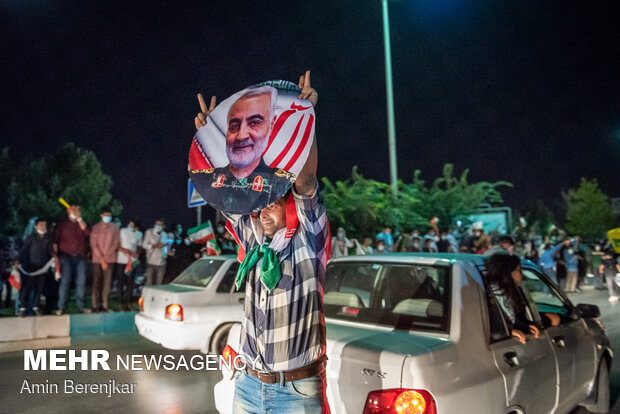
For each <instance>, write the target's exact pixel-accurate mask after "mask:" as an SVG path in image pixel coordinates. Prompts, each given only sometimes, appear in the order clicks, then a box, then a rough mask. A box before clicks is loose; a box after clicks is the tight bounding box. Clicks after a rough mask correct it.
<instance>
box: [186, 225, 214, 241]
mask: <svg viewBox="0 0 620 414" xmlns="http://www.w3.org/2000/svg"><path fill="white" fill-rule="evenodd" d="M187 235H188V236H189V239H190V240H191V241H192V242H194V243H197V244H203V243H206V242H208V241H209V240H212V239H214V238H215V235H214V234H213V226H211V222H210V221H207V222H206V223H204V224H201V225H200V226H196V227H192V228H191V229H188V230H187Z"/></svg>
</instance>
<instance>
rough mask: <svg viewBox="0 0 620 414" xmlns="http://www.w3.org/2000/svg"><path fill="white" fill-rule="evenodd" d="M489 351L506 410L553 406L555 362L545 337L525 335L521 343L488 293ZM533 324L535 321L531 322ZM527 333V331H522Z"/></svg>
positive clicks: (531, 410)
mask: <svg viewBox="0 0 620 414" xmlns="http://www.w3.org/2000/svg"><path fill="white" fill-rule="evenodd" d="M487 296H488V306H489V322H490V329H491V335H490V338H491V345H490V347H491V351H492V353H493V358H494V359H495V365H496V366H497V368H498V369H499V371H500V372H501V373H502V376H503V378H504V385H505V394H506V404H507V408H506V412H513V410H515V409H517V408H519V409H521V411H522V412H526V413H528V414H535V413H540V414H543V413H544V414H548V413H550V412H553V410H554V409H555V407H556V405H557V397H558V386H557V371H556V361H555V355H554V352H553V347H552V345H551V343H550V341H549V339H548V338H547V337H546V336H544V335H541V336H539V338H534V336H533V335H531V334H528V335H527V341H526V343H525V344H522V343H520V342H518V341H517V340H515V339H513V338H512V337H511V334H510V332H509V326H510V325H509V320H508V318H507V316H506V314H505V312H504V311H503V310H502V308H501V306H500V302H499V301H498V299H497V297H495V295H494V294H493V293H489V294H488V295H487ZM532 323H533V324H535V323H536V322H534V321H533V322H532ZM525 333H526V334H527V332H525Z"/></svg>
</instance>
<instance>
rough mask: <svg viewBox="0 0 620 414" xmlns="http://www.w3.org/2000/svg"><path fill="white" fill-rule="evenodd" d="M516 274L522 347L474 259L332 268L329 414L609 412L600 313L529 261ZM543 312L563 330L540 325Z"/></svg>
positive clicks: (222, 392)
mask: <svg viewBox="0 0 620 414" xmlns="http://www.w3.org/2000/svg"><path fill="white" fill-rule="evenodd" d="M522 268H523V274H524V280H523V282H522V290H523V293H524V296H525V298H526V300H527V307H528V309H527V315H528V318H529V319H530V321H529V323H531V324H534V325H537V326H538V328H539V329H540V335H539V337H538V338H535V337H534V336H533V335H531V334H529V335H527V337H526V343H525V344H522V343H520V342H518V341H516V340H515V339H513V338H512V337H511V334H510V332H509V330H508V326H509V323H508V320H507V316H506V313H505V312H504V311H502V308H501V307H500V305H499V302H500V301H498V300H497V299H496V298H495V297H494V294H493V293H492V292H491V290H490V289H489V288H488V286H487V282H486V280H485V276H484V274H485V267H484V257H482V256H480V255H463V254H393V255H373V256H349V257H340V258H337V259H334V260H332V261H331V262H330V264H329V265H328V269H327V276H326V286H325V296H324V306H325V316H326V321H327V354H328V357H329V360H328V364H327V383H328V386H327V396H328V401H329V403H330V407H331V410H332V412H333V413H364V414H371V413H372V414H378V413H418V414H423V413H425V414H436V413H443V414H453V413H476V414H478V413H480V414H483V413H488V414H524V413H527V414H536V413H540V414H543V413H545V414H547V413H569V412H570V411H571V410H573V409H574V408H575V407H576V406H578V405H583V406H585V407H587V408H588V409H589V410H590V411H592V412H598V413H606V412H608V411H609V367H610V364H611V361H612V357H613V355H612V352H611V349H610V346H609V340H608V338H607V336H606V334H605V328H604V327H603V326H602V325H601V324H600V322H599V321H598V320H597V319H596V318H597V316H598V314H599V311H598V308H597V307H596V306H592V305H577V306H575V305H573V304H572V303H571V301H570V300H569V299H568V298H567V297H566V296H565V295H564V294H563V293H562V292H561V291H560V289H559V288H558V287H557V286H556V285H554V284H553V282H551V281H550V280H549V279H548V278H547V277H546V276H545V275H544V274H543V272H542V271H541V270H540V268H538V267H537V266H535V265H534V264H532V263H531V262H529V261H523V262H522ZM540 312H546V313H555V314H557V315H559V317H560V324H559V325H558V326H552V327H547V328H544V327H543V325H542V322H541V318H540V314H539V313H540ZM234 332H235V333H238V332H239V331H238V329H235V330H234ZM229 344H233V345H232V347H233V348H235V346H237V347H238V338H234V337H232V336H231V337H229ZM233 392H234V381H233V380H232V375H230V374H229V373H224V379H223V380H222V381H221V382H220V383H218V384H217V385H216V392H215V398H216V405H217V407H218V410H220V411H221V412H229V410H230V402H231V401H232V393H233Z"/></svg>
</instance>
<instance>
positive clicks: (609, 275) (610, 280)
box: [599, 249, 620, 302]
mask: <svg viewBox="0 0 620 414" xmlns="http://www.w3.org/2000/svg"><path fill="white" fill-rule="evenodd" d="M599 272H600V273H602V274H603V275H605V282H606V283H607V289H609V301H610V302H617V301H618V292H617V289H616V273H620V256H619V257H618V258H614V252H613V250H611V249H609V250H607V251H605V253H604V254H603V259H602V261H601V265H600V266H599Z"/></svg>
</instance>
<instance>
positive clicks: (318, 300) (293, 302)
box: [195, 71, 330, 413]
mask: <svg viewBox="0 0 620 414" xmlns="http://www.w3.org/2000/svg"><path fill="white" fill-rule="evenodd" d="M299 89H301V91H300V92H299V96H298V97H297V98H298V99H300V100H306V102H308V101H307V100H309V101H310V103H311V104H312V106H314V105H316V102H317V98H318V95H317V93H316V91H315V90H314V89H312V88H311V86H310V72H309V71H307V72H306V74H305V76H301V78H300V81H299ZM198 99H199V102H200V106H201V110H202V112H201V113H200V114H198V116H197V117H196V119H195V123H196V127H197V128H201V127H202V126H204V125H206V122H207V117H208V116H209V113H210V112H211V111H213V110H214V109H215V98H213V99H212V100H211V106H210V107H207V106H206V104H205V102H204V100H203V98H202V95H200V94H199V95H198ZM233 106H234V105H233ZM231 113H232V111H231ZM231 119H233V118H231ZM316 168H317V148H316V141H314V140H313V141H312V144H311V147H310V151H309V153H308V156H307V159H306V161H305V164H304V165H303V168H302V169H301V171H300V172H299V173H298V174H297V177H296V180H295V182H294V185H293V187H292V189H291V190H290V191H289V192H287V193H286V194H285V195H284V197H281V198H280V199H278V200H277V201H275V202H274V203H272V204H270V205H268V206H267V207H265V208H263V209H262V210H261V211H260V212H259V213H258V214H249V212H248V213H247V214H230V213H229V212H226V211H224V212H223V213H224V214H225V215H226V217H228V219H229V220H228V223H227V224H226V228H227V229H228V231H229V232H230V233H231V234H232V235H233V237H234V239H235V241H236V242H237V244H238V245H239V254H238V259H240V260H241V265H240V266H239V271H238V273H237V277H236V285H237V288H239V287H241V285H242V284H245V306H244V312H245V318H244V320H243V323H242V329H241V341H240V350H239V354H240V355H244V356H246V357H248V358H251V359H252V360H254V359H256V358H257V357H258V361H259V365H260V368H259V369H258V370H256V371H255V370H254V369H251V368H249V367H248V368H247V369H246V370H245V371H241V372H237V373H236V374H235V375H236V381H235V396H234V408H233V410H234V412H235V413H259V412H260V413H267V412H273V413H289V412H296V413H299V412H305V413H320V412H324V413H325V412H329V406H328V404H327V400H326V394H325V387H326V378H325V363H326V357H325V343H326V337H325V318H324V314H323V290H324V287H323V286H324V282H325V266H326V264H327V259H328V253H329V241H330V238H329V228H328V222H327V215H326V211H325V206H324V204H323V201H322V199H321V197H320V195H319V190H318V183H317V179H316Z"/></svg>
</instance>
